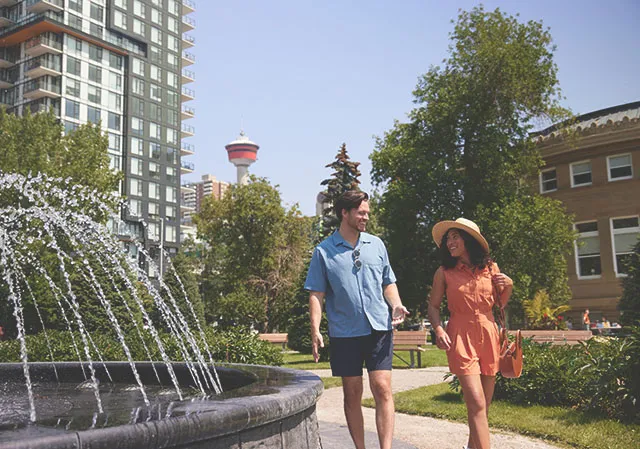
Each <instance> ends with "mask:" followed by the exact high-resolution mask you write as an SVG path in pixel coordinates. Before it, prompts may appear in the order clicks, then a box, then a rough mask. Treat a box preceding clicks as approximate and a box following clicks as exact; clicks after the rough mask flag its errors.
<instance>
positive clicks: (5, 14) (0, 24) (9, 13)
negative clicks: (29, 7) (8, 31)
mask: <svg viewBox="0 0 640 449" xmlns="http://www.w3.org/2000/svg"><path fill="white" fill-rule="evenodd" d="M19 10H20V7H17V8H2V9H0V28H4V27H8V26H11V25H13V24H15V23H16V22H17V21H18V18H19V14H18V11H19Z"/></svg>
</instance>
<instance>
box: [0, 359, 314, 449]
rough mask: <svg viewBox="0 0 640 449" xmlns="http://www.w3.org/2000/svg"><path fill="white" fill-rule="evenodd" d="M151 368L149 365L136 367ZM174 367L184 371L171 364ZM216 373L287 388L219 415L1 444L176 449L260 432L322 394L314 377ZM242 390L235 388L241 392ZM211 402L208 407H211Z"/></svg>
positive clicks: (0, 367)
mask: <svg viewBox="0 0 640 449" xmlns="http://www.w3.org/2000/svg"><path fill="white" fill-rule="evenodd" d="M105 363H106V364H107V366H116V365H126V366H129V364H128V363H127V362H105ZM140 363H150V362H140ZM29 365H30V366H38V365H40V366H44V365H48V366H51V363H46V362H33V363H29ZM61 365H66V366H70V365H77V366H78V367H79V366H80V363H78V362H56V366H61ZM173 365H178V366H180V365H184V363H174V364H173ZM8 369H19V370H20V371H22V369H23V365H22V364H21V363H0V372H2V371H5V370H8ZM216 369H218V370H219V371H220V372H223V371H225V370H238V369H239V370H241V371H243V372H245V373H246V372H249V374H253V375H256V372H264V373H269V375H270V376H271V375H273V376H276V375H280V376H286V377H287V378H288V379H289V380H290V381H289V382H288V383H287V384H286V385H279V386H273V387H269V388H270V389H271V390H274V392H270V393H267V394H264V395H258V396H245V397H234V398H227V399H224V400H222V401H219V400H218V401H217V402H216V403H217V405H219V406H220V405H222V408H223V409H224V410H218V411H204V412H201V413H198V414H191V415H186V416H176V417H171V418H167V419H163V420H157V421H150V422H144V423H138V424H127V425H122V426H116V427H108V428H102V429H90V430H82V431H73V432H68V433H64V434H58V435H49V436H42V437H36V438H33V439H29V440H20V441H11V442H8V443H5V444H3V448H5V447H6V448H10V449H27V448H28V449H44V448H46V449H79V448H84V447H91V448H94V449H97V448H104V449H111V448H113V441H114V439H117V441H119V442H120V443H122V440H123V439H125V438H126V440H127V443H126V445H118V448H123V449H124V448H148V447H156V446H158V447H167V448H170V447H177V446H183V445H184V446H186V445H190V444H195V443H198V442H203V441H207V440H211V439H214V438H220V437H224V436H227V435H233V434H237V433H240V432H243V431H247V430H249V429H253V428H256V427H260V426H264V425H267V424H270V423H273V422H276V421H279V420H282V419H283V418H284V417H291V416H294V415H297V414H301V413H303V412H305V411H306V410H308V409H310V408H312V407H315V404H316V402H317V400H318V398H319V397H320V395H321V394H322V391H323V384H322V381H321V380H320V378H319V377H318V376H316V375H315V374H313V373H310V372H307V371H301V370H295V369H291V368H282V367H274V366H264V365H248V364H232V363H229V364H226V363H225V364H220V365H216ZM241 388H242V387H240V389H241ZM212 402H213V401H212Z"/></svg>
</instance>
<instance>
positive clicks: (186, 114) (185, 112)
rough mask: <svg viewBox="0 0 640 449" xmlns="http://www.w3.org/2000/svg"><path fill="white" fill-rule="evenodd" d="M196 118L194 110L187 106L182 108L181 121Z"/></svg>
mask: <svg viewBox="0 0 640 449" xmlns="http://www.w3.org/2000/svg"><path fill="white" fill-rule="evenodd" d="M195 116H196V110H195V109H194V108H190V107H188V106H184V105H183V106H182V114H181V117H182V120H189V119H190V118H194V117H195Z"/></svg>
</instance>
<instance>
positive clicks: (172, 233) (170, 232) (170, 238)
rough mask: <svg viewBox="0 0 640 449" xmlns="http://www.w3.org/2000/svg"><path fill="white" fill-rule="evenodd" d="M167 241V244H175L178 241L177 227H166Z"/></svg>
mask: <svg viewBox="0 0 640 449" xmlns="http://www.w3.org/2000/svg"><path fill="white" fill-rule="evenodd" d="M165 241H167V242H171V243H173V242H175V241H176V227H175V226H172V225H167V226H165Z"/></svg>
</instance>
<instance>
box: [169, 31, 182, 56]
mask: <svg viewBox="0 0 640 449" xmlns="http://www.w3.org/2000/svg"><path fill="white" fill-rule="evenodd" d="M167 48H169V50H173V51H175V52H177V51H179V50H180V44H178V38H177V37H175V36H172V35H169V36H167Z"/></svg>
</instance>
